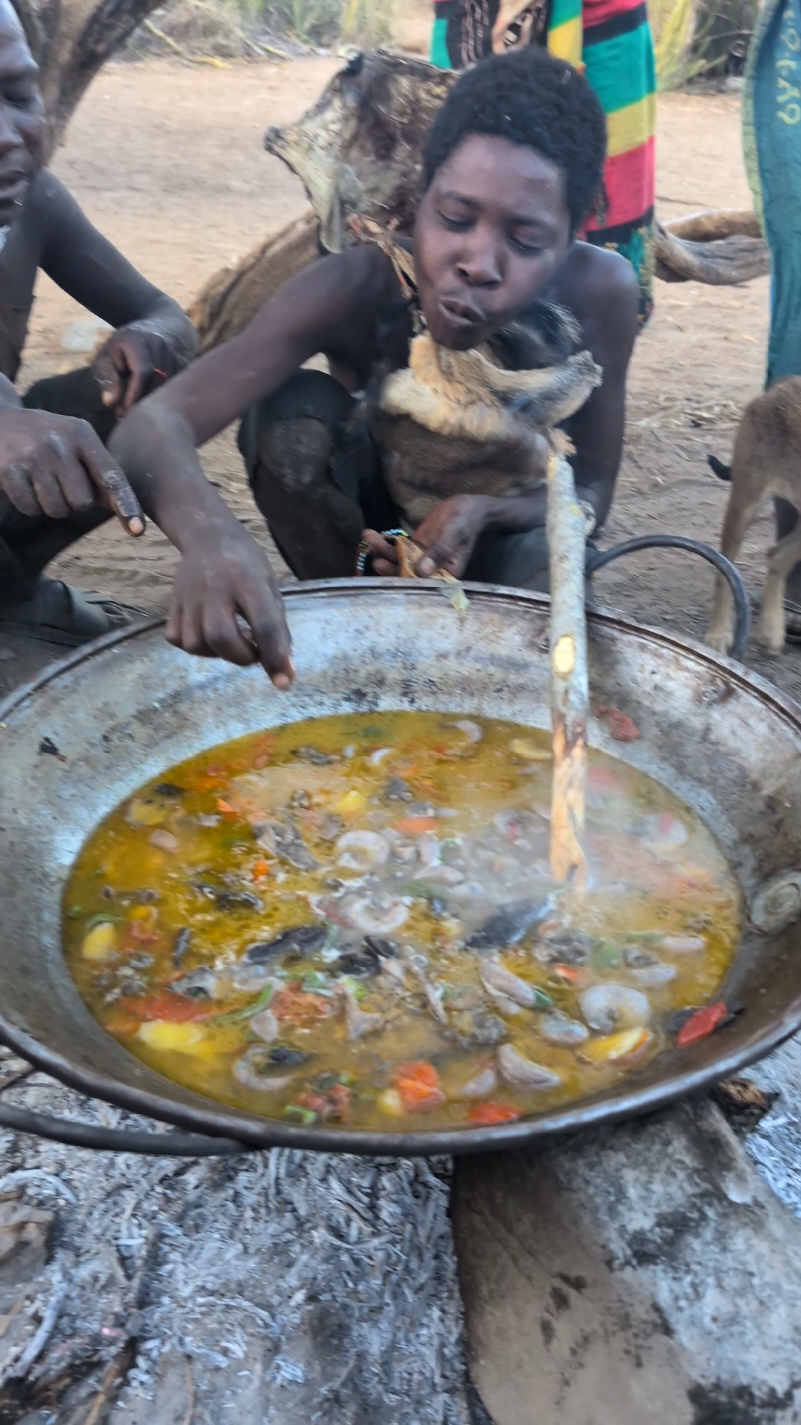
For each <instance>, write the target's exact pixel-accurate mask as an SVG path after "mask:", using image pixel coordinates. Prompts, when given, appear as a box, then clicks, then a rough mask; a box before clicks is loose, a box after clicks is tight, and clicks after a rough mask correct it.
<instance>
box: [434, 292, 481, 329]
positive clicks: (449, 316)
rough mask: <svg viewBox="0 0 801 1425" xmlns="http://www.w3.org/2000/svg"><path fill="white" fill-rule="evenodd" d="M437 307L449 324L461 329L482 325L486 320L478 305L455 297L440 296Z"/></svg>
mask: <svg viewBox="0 0 801 1425" xmlns="http://www.w3.org/2000/svg"><path fill="white" fill-rule="evenodd" d="M439 307H440V311H441V312H442V314H443V316H444V317H445V320H446V321H447V322H448V323H449V325H451V326H454V327H459V328H461V329H463V330H465V329H467V328H470V327H479V326H483V324H484V322H486V320H487V318H486V314H485V313H484V312H482V311H481V309H480V308H479V307H476V306H474V305H473V304H472V303H471V302H464V301H461V300H460V299H459V298H457V297H440V300H439Z"/></svg>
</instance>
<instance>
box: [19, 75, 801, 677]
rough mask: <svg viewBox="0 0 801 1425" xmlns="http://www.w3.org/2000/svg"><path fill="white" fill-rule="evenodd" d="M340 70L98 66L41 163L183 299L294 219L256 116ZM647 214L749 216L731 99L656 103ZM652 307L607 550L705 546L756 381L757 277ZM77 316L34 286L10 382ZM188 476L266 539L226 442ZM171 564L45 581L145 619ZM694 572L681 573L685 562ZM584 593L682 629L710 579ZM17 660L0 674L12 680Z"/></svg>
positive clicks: (705, 597)
mask: <svg viewBox="0 0 801 1425" xmlns="http://www.w3.org/2000/svg"><path fill="white" fill-rule="evenodd" d="M336 67H337V61H334V60H330V59H318V58H310V59H302V60H296V61H293V62H291V63H287V64H284V65H270V64H246V63H234V64H232V65H230V66H229V67H228V68H226V69H211V68H206V67H203V66H200V65H198V66H189V65H186V66H183V65H181V64H178V63H172V62H167V61H149V62H147V63H140V64H130V63H125V64H122V63H121V64H114V65H111V66H109V67H108V68H107V69H106V70H105V71H104V72H103V73H102V74H101V76H100V77H99V78H98V79H97V80H96V81H95V84H94V85H93V87H92V89H91V90H90V91H89V94H88V95H87V97H86V98H85V99H84V101H83V103H82V104H81V106H80V108H79V110H78V112H77V114H76V116H75V118H74V120H73V123H72V125H71V128H70V130H69V135H68V139H67V142H66V144H65V146H64V147H63V148H62V149H61V151H60V152H59V154H58V155H57V159H56V162H55V167H56V170H57V171H58V173H59V174H60V176H61V177H62V178H63V179H64V180H65V181H66V183H67V184H68V185H69V187H70V188H71V189H72V191H73V192H74V193H75V195H76V196H77V198H78V199H79V201H80V202H81V203H82V204H83V205H84V207H85V208H86V210H87V212H88V213H89V214H90V216H91V217H92V218H93V220H94V221H96V222H97V223H98V225H99V226H100V227H101V228H102V229H103V230H104V232H106V233H107V234H108V236H109V237H111V238H112V239H113V240H114V241H115V242H116V243H117V244H119V246H120V247H121V248H122V249H123V251H124V252H125V253H126V254H127V256H128V257H130V258H131V259H132V260H133V261H134V262H135V263H137V264H138V265H139V266H140V267H141V268H142V270H143V271H144V272H145V273H146V274H147V276H148V277H150V278H151V279H152V280H153V281H155V282H157V283H159V284H160V285H161V286H163V287H164V288H166V290H167V291H169V292H171V293H173V294H174V295H175V296H176V297H177V298H179V299H180V300H181V301H183V302H187V303H188V302H189V301H190V300H191V298H192V297H193V296H194V295H195V293H196V291H197V290H198V289H199V288H200V287H201V286H202V285H203V283H204V281H205V279H206V278H207V277H208V276H209V275H210V274H211V273H212V272H214V271H215V270H216V269H217V268H218V267H220V266H221V265H223V264H225V263H229V262H232V261H234V260H235V259H236V258H237V257H239V256H240V255H241V254H242V253H243V252H245V251H246V250H247V249H248V248H249V247H251V245H252V244H253V243H255V242H256V241H257V240H258V239H260V238H261V237H262V236H263V235H264V234H265V233H266V232H267V231H268V230H270V229H272V228H276V227H278V226H280V225H281V224H283V223H284V222H285V221H287V220H288V219H289V218H291V217H292V216H293V215H294V214H296V213H298V212H300V211H301V210H302V208H303V206H304V204H305V199H304V195H303V193H302V191H301V188H300V184H299V183H298V182H297V180H296V179H294V178H293V177H292V176H291V175H290V174H289V173H288V172H287V170H285V169H284V167H283V165H282V164H281V163H280V162H279V161H278V160H277V159H275V158H272V157H269V156H268V155H267V154H266V153H265V152H264V151H263V149H262V145H261V140H262V135H263V133H264V131H265V129H266V128H267V127H268V125H270V124H275V123H281V122H286V121H288V120H290V119H292V118H293V117H294V116H295V115H297V114H299V113H300V112H301V111H302V110H303V109H304V108H306V107H307V106H308V104H309V103H310V102H311V101H312V100H313V99H314V98H315V97H316V95H317V94H318V92H319V90H320V89H321V87H322V86H323V84H324V83H325V81H326V80H327V79H328V77H329V76H330V74H331V73H332V72H333V71H334V70H335V68H336ZM658 153H659V173H658V188H657V192H658V208H659V212H660V215H661V216H662V217H663V218H665V217H672V216H677V215H679V214H681V213H685V212H689V211H692V210H694V209H697V208H701V207H726V206H733V207H740V206H742V207H745V206H750V198H749V193H748V188H747V184H746V180H745V174H744V171H743V165H742V160H741V155H740V130H739V96H738V95H736V94H729V93H726V94H721V95H718V94H715V95H668V96H665V97H663V98H661V99H660V107H659V150H658ZM656 300H657V305H656V313H655V315H654V318H653V320H652V322H651V324H650V326H649V327H648V329H647V330H646V331H645V332H644V333H643V335H642V336H641V337H640V339H639V342H638V347H637V351H636V354H635V358H634V363H633V369H632V374H631V382H630V402H629V412H628V439H627V448H626V455H625V459H624V464H623V469H622V471H621V475H620V479H619V483H618V492H617V497H616V500H615V504H614V508H613V511H612V515H611V517H610V520H609V523H608V526H607V530H606V534H605V538H604V543H615V542H617V541H619V540H622V539H625V538H628V537H630V536H632V535H637V534H643V533H656V532H670V533H685V534H691V535H694V536H696V537H698V538H701V539H705V540H707V541H710V542H712V543H717V540H718V536H719V530H720V524H721V520H722V516H723V509H724V505H725V501H726V487H725V486H724V485H721V484H719V483H718V482H717V481H716V480H715V479H714V477H713V476H712V475H711V473H710V472H709V470H708V467H707V465H706V454H707V452H708V451H714V452H716V453H717V454H719V455H720V456H721V457H722V458H726V457H727V456H728V452H729V450H730V448H731V441H732V435H733V431H734V427H735V424H736V420H737V415H738V412H739V410H740V409H741V407H742V405H743V403H744V402H745V401H746V400H747V399H748V398H749V397H750V396H752V395H753V394H755V393H756V392H757V391H758V390H759V389H760V386H761V383H762V376H763V364H764V351H765V341H766V331H767V306H768V283H767V280H766V279H765V280H762V281H758V282H752V283H751V284H749V285H748V286H746V287H743V288H737V289H735V288H712V287H701V286H697V285H695V284H683V285H675V286H674V285H665V284H662V283H657V291H656ZM80 316H81V312H80V309H78V308H77V307H76V305H75V304H74V303H73V302H71V301H70V300H69V299H68V298H66V297H65V296H64V294H63V293H61V292H59V291H58V290H57V289H56V288H54V287H53V285H52V284H51V283H50V282H49V281H47V280H46V279H44V278H42V279H41V281H40V287H39V290H38V296H37V303H36V308H35V313H34V318H33V322H32V331H31V338H30V342H29V347H28V352H27V360H26V368H25V372H24V377H27V378H28V379H35V378H36V377H38V376H39V375H43V374H45V373H46V372H52V371H53V370H60V369H68V368H69V366H71V365H73V364H75V363H76V361H77V360H79V359H80V358H76V357H75V356H70V355H69V354H68V352H67V351H65V350H64V348H63V345H62V343H63V338H64V334H65V332H66V330H67V328H68V327H69V326H70V324H71V323H72V322H74V321H75V320H76V319H78V318H80ZM203 459H204V464H205V468H206V471H207V473H208V475H209V477H210V478H211V479H212V480H213V481H215V482H216V483H217V484H218V485H219V487H220V489H221V491H222V493H223V494H224V496H225V498H226V499H227V500H228V501H229V503H230V504H231V505H232V506H233V508H234V509H235V511H236V513H237V514H238V515H239V517H240V518H242V519H243V520H244V521H245V522H246V523H247V524H248V526H249V527H250V528H251V529H252V530H253V532H254V533H256V534H257V535H258V536H259V537H260V538H264V539H265V541H266V535H264V533H263V527H262V523H261V520H260V518H259V516H258V514H257V512H256V510H255V507H254V506H253V504H252V501H251V499H250V496H249V493H248V490H247V486H246V483H245V480H244V475H243V470H242V467H241V463H240V460H239V457H238V455H237V452H236V448H235V445H234V441H233V434H232V432H227V433H226V434H225V435H223V436H221V437H219V438H218V439H217V440H215V441H213V442H211V443H210V444H209V445H208V446H207V447H206V449H205V451H204V455H203ZM770 537H771V524H770V520H769V518H768V515H767V512H766V514H765V517H764V518H763V519H762V520H761V521H760V522H759V523H758V525H757V526H755V528H754V530H753V531H752V535H751V538H750V540H749V542H748V545H747V548H746V552H745V555H744V558H743V571H744V573H745V575H746V578H747V580H748V582H749V586H750V587H751V589H752V591H755V592H758V590H759V586H760V581H761V575H762V567H763V553H764V550H765V548H766V546H767V544H768V542H769V540H770ZM174 562H175V555H174V553H173V551H172V550H171V549H170V547H169V545H168V544H167V542H166V541H165V540H164V539H163V537H162V536H161V535H160V534H159V533H158V532H157V531H154V530H150V531H149V533H148V535H147V538H146V540H145V541H144V542H140V543H137V544H134V543H133V542H132V541H130V540H129V539H127V537H126V536H124V535H123V534H122V533H121V532H120V531H118V530H117V529H111V528H106V529H104V530H101V531H98V532H96V533H95V534H94V535H92V536H91V537H89V538H88V539H86V540H84V541H83V542H82V543H81V544H80V545H79V546H77V547H76V548H75V549H74V551H72V552H70V553H68V554H67V555H66V556H65V557H63V558H62V560H61V561H60V563H59V565H58V569H59V572H60V573H61V574H62V575H63V576H65V577H68V578H70V579H71V580H72V581H73V582H75V583H77V584H80V585H82V586H83V587H85V588H94V589H102V590H103V591H105V592H108V593H111V594H114V595H115V596H117V597H119V598H121V599H123V600H125V601H126V602H128V603H133V604H135V605H137V606H139V607H142V608H144V609H148V610H151V609H152V610H154V611H156V610H159V609H162V608H163V607H164V605H165V600H166V598H167V595H168V591H169V586H170V574H171V570H172V568H173V566H174ZM696 566H697V567H696ZM597 596H598V598H599V601H600V602H602V603H604V604H611V605H614V606H615V607H618V608H621V609H624V610H625V611H627V612H629V613H630V614H632V615H634V616H636V617H639V618H641V619H643V620H644V621H646V622H650V623H664V624H667V625H669V626H670V627H672V628H675V629H676V630H684V631H687V632H689V633H693V634H695V635H699V634H700V633H701V632H702V630H703V628H704V626H705V621H706V618H707V614H708V610H709V605H710V597H711V577H710V576H709V575H708V574H707V572H706V568H705V566H703V565H701V564H700V561H695V560H692V559H691V558H690V557H689V556H687V555H680V554H669V555H667V554H665V553H664V552H663V551H660V552H655V553H649V554H645V555H639V556H636V557H635V558H634V559H629V560H627V561H626V563H625V564H623V563H621V564H620V565H618V566H615V568H614V571H613V570H610V571H609V572H608V573H603V574H601V575H599V577H598V588H597ZM751 658H752V661H753V662H754V664H755V665H756V666H757V667H759V669H760V671H762V672H764V673H766V674H767V676H769V677H771V678H773V679H774V680H775V681H776V682H778V683H779V684H780V685H781V686H782V687H783V688H784V689H785V690H786V691H788V692H791V693H795V694H796V695H801V653H799V651H797V650H793V649H787V650H786V651H785V653H784V654H783V656H782V657H781V658H778V659H767V658H763V657H762V655H760V654H757V653H752V655H751ZM12 667H13V669H14V675H15V676H14V679H13V680H14V681H16V679H17V678H18V677H19V674H20V672H21V671H22V669H21V668H20V666H19V664H17V665H16V666H14V665H12V664H8V665H2V664H0V674H3V673H5V674H7V675H11V674H12Z"/></svg>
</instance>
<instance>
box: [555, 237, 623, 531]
mask: <svg viewBox="0 0 801 1425" xmlns="http://www.w3.org/2000/svg"><path fill="white" fill-rule="evenodd" d="M592 251H593V253H594V254H596V255H597V258H598V259H599V260H598V261H597V262H595V263H593V269H594V270H593V272H592V275H591V276H588V280H587V286H586V288H585V290H584V291H583V292H582V293H581V300H582V306H583V307H584V310H585V312H586V315H585V316H584V320H583V321H582V327H583V335H584V340H585V343H586V345H587V347H588V349H589V351H590V352H591V354H592V356H593V357H594V359H595V361H596V362H597V363H598V365H599V366H600V367H601V369H602V371H603V380H602V382H601V385H600V386H598V387H597V389H596V390H595V391H593V392H592V395H591V396H590V398H589V400H588V401H587V402H586V404H585V405H583V406H582V408H581V410H580V411H577V412H576V414H575V416H573V417H572V419H571V420H570V421H569V422H568V425H567V431H568V434H569V436H570V438H571V440H572V442H573V445H574V446H575V452H576V453H575V455H574V456H573V457H572V460H571V463H572V466H573V472H574V475H575V478H576V489H577V491H578V495H579V499H582V500H587V501H588V502H589V503H590V504H591V505H592V506H593V508H594V510H595V515H596V521H597V526H598V527H600V526H601V525H602V524H603V522H604V520H605V519H606V516H607V514H608V513H609V507H610V505H611V503H612V496H613V495H614V492H615V481H616V480H617V475H618V471H619V469H620V461H621V458H622V455H623V436H624V433H625V427H626V379H627V376H628V369H629V362H630V361H631V355H632V351H633V350H634V342H635V340H636V337H637V307H638V303H639V283H638V281H637V277H636V274H635V272H634V268H633V267H632V266H631V264H630V263H629V262H627V261H626V259H625V258H622V257H619V256H618V255H617V254H616V253H611V252H610V253H607V252H602V251H599V250H598V249H592ZM600 259H603V262H601V261H600Z"/></svg>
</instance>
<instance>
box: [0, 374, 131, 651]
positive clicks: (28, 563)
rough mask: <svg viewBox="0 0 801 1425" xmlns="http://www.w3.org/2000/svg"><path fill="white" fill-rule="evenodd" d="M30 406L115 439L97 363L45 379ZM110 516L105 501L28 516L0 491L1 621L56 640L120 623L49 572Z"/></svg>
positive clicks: (83, 636)
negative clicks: (60, 513)
mask: <svg viewBox="0 0 801 1425" xmlns="http://www.w3.org/2000/svg"><path fill="white" fill-rule="evenodd" d="M22 403H23V405H24V406H25V407H26V408H27V409H29V410H45V411H51V412H52V413H53V414H54V415H63V416H74V417H76V418H78V419H81V420H86V421H89V423H90V425H92V426H93V427H94V429H95V430H96V431H97V434H98V435H99V436H100V438H101V440H103V441H106V440H108V438H109V436H110V434H111V432H112V430H113V428H114V417H113V415H111V414H110V413H109V411H107V410H106V408H105V407H104V406H103V403H102V400H101V392H100V387H99V386H98V384H97V382H96V381H95V378H94V376H93V375H92V372H91V370H90V369H89V367H86V368H84V369H82V370H79V371H71V372H68V373H67V374H66V375H64V376H54V377H50V378H47V379H45V380H43V381H37V382H36V383H35V384H34V385H33V386H32V387H31V388H30V390H29V391H28V392H26V394H25V395H24V396H23V398H22ZM108 519H110V514H109V512H108V511H107V510H105V509H103V508H101V507H100V506H97V507H94V508H92V509H90V510H86V511H83V512H75V513H73V514H70V515H68V516H67V517H66V518H65V519H50V518H49V517H48V516H47V515H39V516H36V517H33V518H32V517H30V516H28V515H23V514H20V512H19V510H17V509H15V508H14V506H13V505H12V504H11V502H10V500H8V499H7V497H6V496H5V495H2V494H0V626H3V627H5V628H16V629H20V630H24V631H26V632H29V633H32V634H37V635H38V636H40V637H42V638H44V639H46V640H47V641H50V642H54V643H64V644H77V643H81V642H84V641H85V640H87V639H90V638H97V637H99V635H100V634H102V633H107V632H108V631H109V629H110V628H113V627H114V626H115V625H116V624H118V623H119V622H120V613H119V611H118V610H117V609H116V606H115V605H113V604H111V603H108V602H106V601H103V600H94V601H90V600H89V599H87V598H86V596H85V595H84V594H82V593H81V592H80V591H79V590H77V589H71V588H70V587H69V585H67V584H64V583H62V582H61V581H60V580H56V579H48V578H47V577H45V576H44V574H43V571H44V569H45V568H46V566H47V565H48V564H49V563H50V561H51V560H52V559H55V557H56V555H58V554H61V553H62V551H63V550H65V549H67V548H69V546H70V545H71V544H74V543H75V541H76V540H78V539H81V538H82V537H83V535H85V534H88V533H89V532H90V531H91V530H93V529H96V528H97V527H98V525H101V524H104V523H105V521H106V520H108Z"/></svg>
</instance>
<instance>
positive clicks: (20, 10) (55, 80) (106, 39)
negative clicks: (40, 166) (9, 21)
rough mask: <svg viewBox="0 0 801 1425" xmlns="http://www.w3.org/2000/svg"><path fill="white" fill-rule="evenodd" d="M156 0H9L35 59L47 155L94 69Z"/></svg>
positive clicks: (91, 76) (55, 144)
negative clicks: (42, 104)
mask: <svg viewBox="0 0 801 1425" xmlns="http://www.w3.org/2000/svg"><path fill="white" fill-rule="evenodd" d="M161 3H162V0H12V4H13V6H14V9H15V10H16V12H17V15H18V16H19V20H20V23H21V25H22V28H23V29H24V31H25V36H26V38H27V41H28V44H29V45H30V48H31V52H32V54H33V57H34V59H35V60H36V63H37V64H38V65H39V74H40V79H39V82H40V84H41V87H42V95H43V97H44V102H45V111H46V113H47V123H48V140H47V157H48V158H49V157H50V156H51V155H52V153H53V151H54V149H55V148H56V147H57V146H58V144H59V143H60V141H61V139H62V137H63V135H64V130H65V129H66V127H67V124H68V122H69V120H70V118H71V116H72V113H73V111H74V109H75V108H76V106H77V104H78V101H79V100H80V99H81V98H82V97H83V95H84V93H85V92H86V89H87V88H88V86H89V84H90V83H91V81H92V80H93V79H94V77H95V75H96V74H97V72H98V70H99V69H100V68H101V67H102V66H103V65H104V64H105V62H106V60H107V59H109V58H110V57H111V55H112V54H113V53H114V51H115V50H116V49H118V48H119V46H120V45H121V44H124V42H125V41H126V40H127V39H128V38H129V37H130V36H131V35H132V34H133V32H134V30H135V29H136V28H137V26H138V25H141V23H142V21H143V20H144V19H145V18H146V17H147V16H148V15H149V14H150V13H151V11H152V10H155V9H157V8H158V6H159V5H160V4H161Z"/></svg>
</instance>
